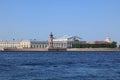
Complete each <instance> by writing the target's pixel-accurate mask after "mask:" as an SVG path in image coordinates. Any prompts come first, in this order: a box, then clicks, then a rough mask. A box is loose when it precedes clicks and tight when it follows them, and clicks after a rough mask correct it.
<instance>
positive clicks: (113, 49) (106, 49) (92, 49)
mask: <svg viewBox="0 0 120 80" xmlns="http://www.w3.org/2000/svg"><path fill="white" fill-rule="evenodd" d="M67 51H120V49H119V48H69V49H67Z"/></svg>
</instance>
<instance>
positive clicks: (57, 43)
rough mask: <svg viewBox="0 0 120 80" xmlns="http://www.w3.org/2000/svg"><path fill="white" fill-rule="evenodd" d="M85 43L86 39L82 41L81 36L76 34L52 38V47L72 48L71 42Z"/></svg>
mask: <svg viewBox="0 0 120 80" xmlns="http://www.w3.org/2000/svg"><path fill="white" fill-rule="evenodd" d="M75 43H78V44H85V43H86V41H83V39H82V38H80V37H77V36H72V37H69V36H63V37H59V38H53V47H54V48H72V44H75Z"/></svg>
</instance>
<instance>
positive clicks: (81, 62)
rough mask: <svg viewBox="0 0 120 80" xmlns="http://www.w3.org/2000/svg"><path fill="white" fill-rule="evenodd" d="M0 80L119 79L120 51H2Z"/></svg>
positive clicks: (0, 55) (0, 56)
mask: <svg viewBox="0 0 120 80" xmlns="http://www.w3.org/2000/svg"><path fill="white" fill-rule="evenodd" d="M0 80H120V52H0Z"/></svg>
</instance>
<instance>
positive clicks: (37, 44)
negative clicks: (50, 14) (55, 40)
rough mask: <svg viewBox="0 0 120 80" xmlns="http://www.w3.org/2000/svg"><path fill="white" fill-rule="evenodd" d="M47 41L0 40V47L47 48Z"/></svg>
mask: <svg viewBox="0 0 120 80" xmlns="http://www.w3.org/2000/svg"><path fill="white" fill-rule="evenodd" d="M48 46H49V42H48V41H36V40H34V41H30V40H23V41H0V48H48Z"/></svg>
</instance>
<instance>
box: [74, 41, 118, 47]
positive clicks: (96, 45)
mask: <svg viewBox="0 0 120 80" xmlns="http://www.w3.org/2000/svg"><path fill="white" fill-rule="evenodd" d="M116 47H117V42H112V43H109V44H73V45H72V48H116Z"/></svg>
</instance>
